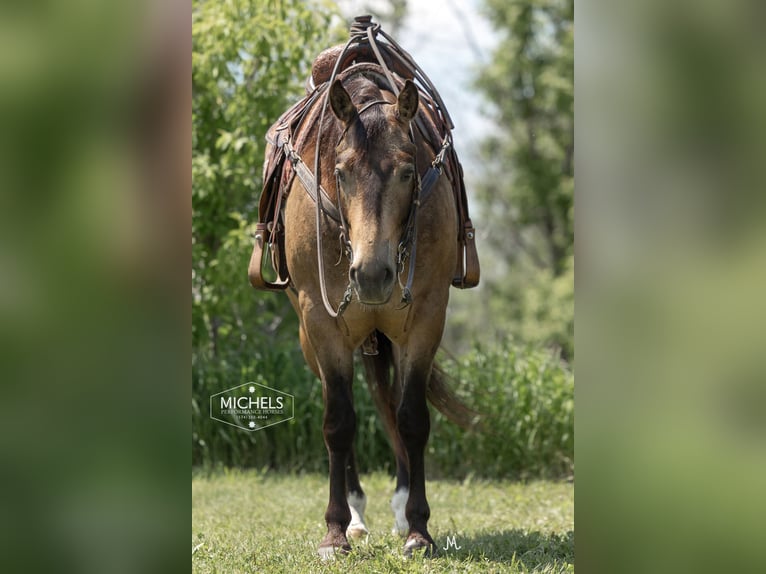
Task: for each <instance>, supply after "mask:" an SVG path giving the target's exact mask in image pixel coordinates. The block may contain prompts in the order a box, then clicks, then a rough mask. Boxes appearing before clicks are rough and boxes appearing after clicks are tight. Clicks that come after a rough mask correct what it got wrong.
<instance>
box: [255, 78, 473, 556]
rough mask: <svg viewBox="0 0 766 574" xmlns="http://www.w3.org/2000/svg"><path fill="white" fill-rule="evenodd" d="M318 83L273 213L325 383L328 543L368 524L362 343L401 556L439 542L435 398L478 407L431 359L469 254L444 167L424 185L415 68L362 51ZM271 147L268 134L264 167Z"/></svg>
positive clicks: (425, 162)
mask: <svg viewBox="0 0 766 574" xmlns="http://www.w3.org/2000/svg"><path fill="white" fill-rule="evenodd" d="M322 88H323V89H322V90H317V92H320V94H319V96H321V97H315V98H309V99H307V101H306V102H305V106H304V107H303V108H302V109H301V110H300V116H301V120H300V124H301V129H300V131H299V132H298V133H296V134H289V137H287V138H286V140H282V143H283V144H284V145H283V146H282V147H284V148H286V150H287V151H286V154H287V155H288V156H289V157H290V160H291V165H292V172H293V174H294V175H298V176H299V177H292V178H282V177H281V176H278V177H277V178H276V179H277V180H280V181H281V183H280V185H284V187H285V191H284V198H283V199H282V197H281V196H280V199H279V200H278V201H277V207H276V212H277V213H278V217H279V218H280V219H279V221H280V222H281V223H276V222H275V223H273V224H269V226H268V227H269V229H270V230H273V229H272V227H274V228H276V227H279V228H280V232H281V234H282V235H281V236H280V241H278V242H273V244H272V247H273V248H274V249H275V251H277V252H278V257H277V259H278V260H275V261H274V262H273V264H274V267H275V269H278V270H280V271H281V274H284V275H289V280H288V279H285V280H284V281H283V282H282V283H281V284H279V285H278V287H279V288H284V289H285V290H286V292H287V295H288V297H289V299H290V302H291V304H292V306H293V308H294V309H295V312H296V313H297V315H298V318H299V325H300V326H299V340H300V346H301V349H302V351H303V355H304V357H305V360H306V362H307V364H308V366H309V367H310V369H311V370H312V371H313V372H314V374H315V375H316V376H317V377H318V378H319V379H320V380H321V384H322V398H323V403H324V414H323V423H322V432H323V435H324V441H325V445H326V448H327V452H328V456H329V487H330V488H329V502H328V505H327V510H326V512H325V521H326V524H327V533H326V535H325V536H324V538H323V539H322V541H321V542H320V544H319V548H318V553H319V555H320V556H321V557H322V558H331V557H333V556H334V555H335V554H336V553H348V552H349V551H351V545H350V543H349V539H354V538H360V537H364V536H365V535H367V534H369V530H368V528H367V526H366V524H365V521H364V511H365V507H366V496H365V493H364V490H363V489H362V486H361V484H360V481H359V475H358V471H357V465H356V457H355V453H354V449H353V445H354V436H355V432H356V415H355V412H354V402H353V389H352V384H353V381H354V354H355V351H356V350H357V349H359V348H360V347H361V348H362V349H363V355H362V359H363V364H364V368H365V372H366V379H367V382H368V386H369V388H370V391H371V393H372V396H373V398H374V400H375V403H376V406H377V408H378V411H379V413H380V415H381V418H382V421H383V425H384V427H385V430H386V433H387V435H388V438H389V440H390V442H391V444H392V447H393V451H394V455H395V459H396V469H397V470H396V486H395V489H394V495H393V498H392V500H391V508H392V510H393V512H394V527H393V531H394V532H396V533H399V534H401V535H403V536H404V537H405V542H404V548H403V553H404V555H405V556H410V555H412V553H413V552H415V551H417V550H419V549H423V551H424V552H425V553H428V554H431V553H433V552H435V550H436V548H435V544H434V540H433V538H432V536H431V534H430V533H429V531H428V520H429V517H430V507H429V504H428V501H427V497H426V482H425V466H424V453H425V447H426V444H427V441H428V438H429V433H430V415H429V409H428V404H427V402H428V401H430V402H431V403H432V404H433V405H434V406H435V407H436V408H437V409H439V410H440V411H441V412H444V413H445V414H446V415H447V416H448V417H450V418H451V419H452V420H455V421H457V422H459V423H465V422H466V421H467V415H469V414H470V411H469V410H468V409H467V408H466V407H464V405H463V404H462V403H460V401H458V400H457V399H456V397H455V395H454V394H453V393H452V392H451V390H450V388H449V386H448V385H447V384H446V381H445V378H444V376H443V374H442V372H441V371H440V370H439V369H438V368H437V367H436V366H435V361H434V359H435V354H436V352H437V350H438V348H439V346H440V343H441V339H442V334H443V331H444V326H445V320H446V310H447V303H448V301H449V291H450V286H451V285H453V284H455V270H456V260H460V261H462V259H461V257H462V255H461V253H460V252H459V244H460V243H459V235H460V229H461V224H462V223H463V222H462V221H460V219H461V218H460V217H459V213H458V211H459V209H460V206H459V204H458V202H456V201H455V196H454V194H453V186H452V183H451V182H450V181H449V179H448V178H447V177H446V176H445V177H438V173H441V167H439V171H438V172H437V177H436V178H435V179H434V178H433V177H430V178H428V179H429V182H428V186H427V187H428V189H427V190H426V189H425V187H426V185H425V182H424V179H425V178H424V174H426V175H427V174H428V171H426V170H425V169H424V168H428V166H431V169H433V166H435V165H437V162H438V161H439V159H440V158H441V157H443V155H444V154H443V152H442V153H441V154H440V149H439V146H438V144H440V143H441V142H436V145H435V144H434V142H433V141H428V139H429V138H427V137H424V135H423V133H422V130H419V129H413V124H414V122H415V121H416V120H417V119H418V114H419V113H420V114H423V113H425V110H424V109H423V108H424V102H423V101H422V98H423V97H424V96H421V94H420V93H419V90H418V87H417V85H416V84H415V83H414V82H413V81H412V80H411V79H405V80H402V79H401V78H399V77H397V80H395V81H394V82H392V77H391V74H390V73H388V72H387V70H385V69H383V67H382V66H378V65H377V64H374V63H357V64H354V65H351V66H350V67H348V68H347V69H345V70H344V71H343V72H342V73H340V74H338V75H337V77H335V74H333V81H332V82H327V85H324V86H322ZM328 108H329V109H328ZM422 119H423V116H421V118H420V120H419V121H421V122H422ZM275 150H276V146H275V145H274V141H272V143H271V144H270V145H269V146H268V149H267V152H266V156H267V162H266V165H267V166H268V165H269V158H272V159H273V157H274V153H275ZM310 165H313V166H314V173H311V171H310V170H309V169H308V168H307V166H310ZM265 175H268V174H265ZM460 175H461V176H462V173H461V174H460ZM285 181H287V183H285ZM460 183H461V184H462V179H461V181H460ZM262 201H264V200H263V199H262ZM469 223H470V220H469ZM266 227H267V226H266V224H263V226H262V227H261V228H260V230H261V232H262V233H266ZM471 230H472V228H471ZM471 237H472V236H471ZM257 239H258V241H260V242H261V243H258V244H257V245H256V249H255V250H254V255H253V260H251V266H250V279H251V283H253V285H254V286H260V287H263V285H264V283H263V280H262V278H261V276H260V265H261V259H260V257H261V252H260V251H259V246H262V242H263V237H262V236H261V235H257ZM416 253H417V255H418V256H417V257H416ZM458 267H459V268H461V269H462V267H461V266H458ZM476 281H478V276H477V278H476ZM268 285H269V286H272V285H273V284H268ZM333 302H338V303H339V304H338V306H337V308H336V307H335V305H334V303H333Z"/></svg>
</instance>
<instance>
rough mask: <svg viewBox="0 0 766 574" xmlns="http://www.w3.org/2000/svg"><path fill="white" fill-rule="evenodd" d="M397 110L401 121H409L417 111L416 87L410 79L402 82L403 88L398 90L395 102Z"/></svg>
mask: <svg viewBox="0 0 766 574" xmlns="http://www.w3.org/2000/svg"><path fill="white" fill-rule="evenodd" d="M396 106H397V108H396V109H397V112H398V114H399V117H400V118H401V119H402V121H405V122H409V121H411V120H412V118H414V117H415V114H416V113H417V112H418V87H417V86H416V85H415V83H414V82H413V81H412V80H407V81H406V82H404V88H403V89H402V91H401V92H399V101H398V102H397V104H396Z"/></svg>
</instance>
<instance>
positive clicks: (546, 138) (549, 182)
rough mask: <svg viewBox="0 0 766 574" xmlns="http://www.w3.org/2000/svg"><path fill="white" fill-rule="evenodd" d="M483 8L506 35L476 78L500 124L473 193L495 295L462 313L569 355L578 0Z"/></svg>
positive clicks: (487, 282) (522, 0)
mask: <svg viewBox="0 0 766 574" xmlns="http://www.w3.org/2000/svg"><path fill="white" fill-rule="evenodd" d="M484 10H485V13H486V15H487V16H488V18H489V20H490V22H491V23H492V25H493V26H494V28H495V30H496V32H497V34H498V37H499V42H498V45H497V47H496V48H495V50H494V51H493V53H492V57H491V59H490V61H489V63H488V64H486V65H485V66H484V67H483V68H482V69H481V71H480V73H479V74H478V78H477V81H476V87H477V88H478V90H479V92H480V93H481V94H482V95H483V96H484V97H485V98H486V99H487V100H488V101H489V102H490V103H491V105H490V110H491V113H490V116H491V118H492V119H493V121H494V123H495V126H496V129H495V130H493V132H492V133H490V134H489V135H488V136H487V137H486V138H485V140H484V141H483V143H482V147H481V152H480V156H481V165H482V168H483V173H481V174H480V175H478V177H477V178H478V181H479V183H478V189H477V192H478V193H477V196H476V198H477V199H478V202H479V207H480V210H479V216H478V217H477V218H476V220H477V224H478V226H479V228H480V230H481V233H482V235H481V236H480V241H481V248H482V252H481V257H482V263H483V267H482V269H483V271H484V276H483V277H482V281H483V282H484V285H483V286H482V290H483V292H484V297H485V299H486V300H488V304H487V305H486V306H484V307H483V309H476V307H475V305H471V307H470V309H469V310H463V311H462V312H460V311H459V312H458V313H457V314H456V315H457V317H456V320H458V321H460V322H464V323H467V325H468V328H470V327H471V326H472V325H473V326H475V325H483V331H484V332H485V333H486V334H487V336H489V337H493V338H494V337H497V336H501V337H502V336H506V335H512V336H513V337H515V338H516V339H518V340H519V341H523V342H525V343H529V344H533V345H545V346H549V347H552V348H555V349H558V350H560V351H561V354H562V356H563V357H564V358H566V359H568V360H572V359H574V248H573V246H574V3H573V2H572V0H514V1H508V0H486V1H485V3H484ZM460 301H461V305H463V303H462V301H463V300H462V298H461V299H460ZM466 306H467V305H466Z"/></svg>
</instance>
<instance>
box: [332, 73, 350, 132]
mask: <svg viewBox="0 0 766 574" xmlns="http://www.w3.org/2000/svg"><path fill="white" fill-rule="evenodd" d="M330 106H332V111H333V113H334V114H335V117H337V118H338V119H339V120H340V121H342V122H343V123H344V124H348V123H350V122H351V120H352V119H354V115H356V108H355V107H354V104H352V103H351V97H350V96H349V95H348V92H347V91H346V89H345V88H344V87H343V84H341V82H340V80H335V81H334V82H333V83H332V86H331V87H330Z"/></svg>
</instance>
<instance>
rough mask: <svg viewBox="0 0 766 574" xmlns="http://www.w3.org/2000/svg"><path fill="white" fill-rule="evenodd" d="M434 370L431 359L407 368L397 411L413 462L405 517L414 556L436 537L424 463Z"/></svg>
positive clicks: (429, 549) (408, 550) (431, 547)
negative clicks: (428, 395)
mask: <svg viewBox="0 0 766 574" xmlns="http://www.w3.org/2000/svg"><path fill="white" fill-rule="evenodd" d="M430 371H431V362H430V361H429V362H428V363H427V365H424V364H422V363H421V364H417V363H416V364H413V365H410V366H409V367H407V366H406V367H405V368H404V369H403V374H404V389H403V391H402V402H401V404H400V406H399V409H398V411H397V427H398V430H399V436H401V438H402V442H403V443H404V448H405V450H406V451H407V459H408V463H409V464H408V466H409V496H408V497H407V504H406V506H405V516H406V519H407V523H408V527H409V530H408V534H407V541H406V542H405V544H404V554H405V555H406V556H409V555H411V554H412V552H413V550H416V549H418V548H425V549H426V551H427V552H428V553H431V552H433V551H434V549H435V545H434V541H433V538H431V535H430V534H429V533H428V528H427V524H428V519H429V517H430V515H431V510H430V508H429V506H428V501H427V500H426V478H425V464H424V455H425V447H426V443H427V442H428V435H429V433H430V430H431V422H430V417H429V413H428V405H427V404H426V385H427V384H428V377H429V375H430ZM394 496H395V497H396V495H394ZM397 522H398V521H397Z"/></svg>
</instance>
